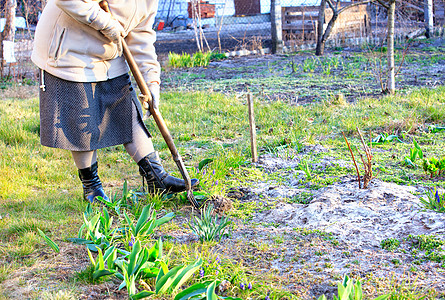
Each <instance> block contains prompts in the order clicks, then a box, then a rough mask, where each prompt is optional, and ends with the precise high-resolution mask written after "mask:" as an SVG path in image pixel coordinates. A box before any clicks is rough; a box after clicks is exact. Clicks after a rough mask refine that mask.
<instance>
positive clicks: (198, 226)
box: [188, 205, 231, 241]
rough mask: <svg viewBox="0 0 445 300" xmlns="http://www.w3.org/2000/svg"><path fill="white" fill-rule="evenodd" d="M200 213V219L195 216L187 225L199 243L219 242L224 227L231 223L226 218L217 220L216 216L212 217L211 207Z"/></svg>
mask: <svg viewBox="0 0 445 300" xmlns="http://www.w3.org/2000/svg"><path fill="white" fill-rule="evenodd" d="M200 211H201V217H200V218H198V217H196V216H195V217H194V218H192V219H191V221H190V222H189V223H188V226H189V228H190V229H191V230H192V231H193V232H194V233H195V234H196V235H197V236H198V238H199V240H200V241H213V240H216V239H218V241H219V240H221V238H222V236H223V235H224V233H225V230H226V227H227V226H228V225H230V224H231V221H230V220H229V219H228V218H227V217H222V218H221V219H220V220H219V217H218V216H217V215H215V216H212V212H213V205H207V206H206V207H204V208H201V210H200ZM218 221H219V222H218ZM218 223H219V224H218Z"/></svg>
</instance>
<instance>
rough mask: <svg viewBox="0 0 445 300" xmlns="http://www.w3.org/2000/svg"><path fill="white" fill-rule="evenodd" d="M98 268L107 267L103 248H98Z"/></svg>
mask: <svg viewBox="0 0 445 300" xmlns="http://www.w3.org/2000/svg"><path fill="white" fill-rule="evenodd" d="M96 269H97V270H103V269H105V261H104V255H103V253H102V250H100V249H97V260H96Z"/></svg>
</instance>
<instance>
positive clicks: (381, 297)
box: [374, 294, 391, 300]
mask: <svg viewBox="0 0 445 300" xmlns="http://www.w3.org/2000/svg"><path fill="white" fill-rule="evenodd" d="M390 296H391V295H390V294H387V295H381V296H379V297H377V298H375V299H374V300H386V299H388V298H389V297H390Z"/></svg>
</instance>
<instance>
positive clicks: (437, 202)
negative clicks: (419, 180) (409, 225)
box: [420, 188, 445, 213]
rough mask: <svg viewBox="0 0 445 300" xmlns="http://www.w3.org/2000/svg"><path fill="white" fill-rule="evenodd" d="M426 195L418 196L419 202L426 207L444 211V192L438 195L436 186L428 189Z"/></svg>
mask: <svg viewBox="0 0 445 300" xmlns="http://www.w3.org/2000/svg"><path fill="white" fill-rule="evenodd" d="M425 196H426V197H420V202H421V203H422V204H423V206H424V207H425V208H427V209H431V210H434V211H437V212H440V213H445V193H444V194H442V195H440V194H439V191H438V190H437V188H434V189H428V190H427V192H426V194H425Z"/></svg>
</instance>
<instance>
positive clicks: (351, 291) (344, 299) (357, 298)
mask: <svg viewBox="0 0 445 300" xmlns="http://www.w3.org/2000/svg"><path fill="white" fill-rule="evenodd" d="M337 291H338V296H337V295H334V300H362V299H363V290H362V284H361V283H360V281H358V280H357V281H356V282H354V280H353V279H350V278H349V277H348V276H347V275H346V276H345V277H344V279H343V282H339V283H338V289H337ZM389 296H390V295H382V296H379V297H377V298H375V299H374V300H385V299H388V298H389ZM318 300H327V298H326V296H325V295H322V296H320V297H319V298H318Z"/></svg>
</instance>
